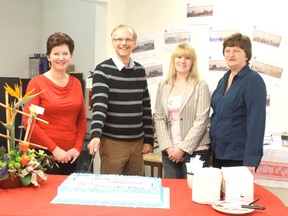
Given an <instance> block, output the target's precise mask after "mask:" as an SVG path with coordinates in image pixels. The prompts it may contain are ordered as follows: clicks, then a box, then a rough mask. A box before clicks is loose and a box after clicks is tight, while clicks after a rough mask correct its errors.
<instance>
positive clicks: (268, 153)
mask: <svg viewBox="0 0 288 216" xmlns="http://www.w3.org/2000/svg"><path fill="white" fill-rule="evenodd" d="M255 183H257V184H260V185H263V186H268V187H277V188H288V147H282V145H281V144H280V143H279V142H278V143H273V144H271V145H266V146H264V155H263V157H262V160H261V163H260V165H259V167H258V169H257V172H256V174H255Z"/></svg>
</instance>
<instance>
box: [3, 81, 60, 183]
mask: <svg viewBox="0 0 288 216" xmlns="http://www.w3.org/2000/svg"><path fill="white" fill-rule="evenodd" d="M4 89H5V104H2V103H0V106H1V107H4V108H5V109H6V122H1V123H2V125H3V126H4V127H5V128H6V132H7V134H1V133H0V136H1V137H4V138H6V139H7V146H6V148H5V145H3V144H2V143H1V144H2V146H1V145H0V186H1V181H4V180H7V179H13V178H20V180H21V182H22V184H23V185H24V186H28V185H30V184H33V185H35V186H39V183H41V182H43V181H46V179H47V176H46V174H45V170H46V169H47V167H53V165H54V163H55V162H54V160H53V158H51V157H48V156H47V154H46V153H45V151H44V149H46V148H45V147H43V146H41V145H38V144H35V143H31V142H29V138H30V135H31V133H32V129H31V126H32V125H33V124H34V123H35V121H42V122H45V123H48V122H46V121H45V120H43V119H40V118H38V117H37V109H36V108H35V107H30V108H29V109H30V113H24V112H22V111H21V110H20V108H21V107H23V105H24V104H25V103H26V102H27V101H29V100H31V99H32V98H34V97H35V96H37V95H39V94H41V93H42V92H39V93H36V94H33V95H32V93H33V91H34V89H32V90H31V91H29V92H28V93H26V94H25V95H24V96H23V97H22V84H21V80H20V86H18V85H17V84H16V85H14V89H13V88H11V87H10V86H9V85H8V84H7V83H6V84H5V86H4ZM9 96H10V97H14V98H15V100H14V102H12V103H11V104H9ZM17 114H21V115H26V116H28V117H29V119H28V124H27V129H26V132H25V137H24V140H20V139H16V138H15V117H16V115H17ZM30 146H32V147H33V148H30Z"/></svg>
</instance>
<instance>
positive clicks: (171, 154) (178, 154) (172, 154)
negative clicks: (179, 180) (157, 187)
mask: <svg viewBox="0 0 288 216" xmlns="http://www.w3.org/2000/svg"><path fill="white" fill-rule="evenodd" d="M166 151H167V153H168V158H169V160H171V161H172V162H174V163H179V162H183V161H184V158H183V155H184V151H183V150H182V149H180V148H178V147H170V148H168V149H167V150H166Z"/></svg>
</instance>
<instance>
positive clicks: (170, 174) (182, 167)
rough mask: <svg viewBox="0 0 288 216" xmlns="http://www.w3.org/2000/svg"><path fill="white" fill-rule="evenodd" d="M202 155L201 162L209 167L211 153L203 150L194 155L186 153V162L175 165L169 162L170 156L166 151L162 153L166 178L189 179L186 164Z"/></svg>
mask: <svg viewBox="0 0 288 216" xmlns="http://www.w3.org/2000/svg"><path fill="white" fill-rule="evenodd" d="M196 155H200V160H202V161H204V164H203V167H208V166H209V160H210V151H209V150H201V151H195V152H193V154H192V155H190V154H188V153H186V152H185V153H184V155H183V157H184V161H183V162H179V163H174V162H172V161H170V160H169V158H168V154H167V152H166V151H162V163H163V168H164V178H174V179H175V178H176V179H186V178H187V169H186V164H185V163H186V162H190V158H192V157H195V156H196Z"/></svg>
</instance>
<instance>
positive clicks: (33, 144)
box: [0, 133, 47, 150]
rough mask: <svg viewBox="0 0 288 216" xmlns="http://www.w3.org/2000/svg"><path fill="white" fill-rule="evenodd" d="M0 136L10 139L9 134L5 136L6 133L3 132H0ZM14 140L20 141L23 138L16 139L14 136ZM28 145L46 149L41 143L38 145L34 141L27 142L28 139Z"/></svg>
mask: <svg viewBox="0 0 288 216" xmlns="http://www.w3.org/2000/svg"><path fill="white" fill-rule="evenodd" d="M0 137H4V138H7V139H10V137H9V136H7V135H5V134H1V133H0ZM15 141H17V142H22V141H23V140H20V139H17V138H15ZM26 142H27V143H28V144H29V145H32V146H35V147H38V148H41V149H45V150H46V149H47V147H45V146H41V145H38V144H35V143H31V142H28V141H26Z"/></svg>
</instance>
